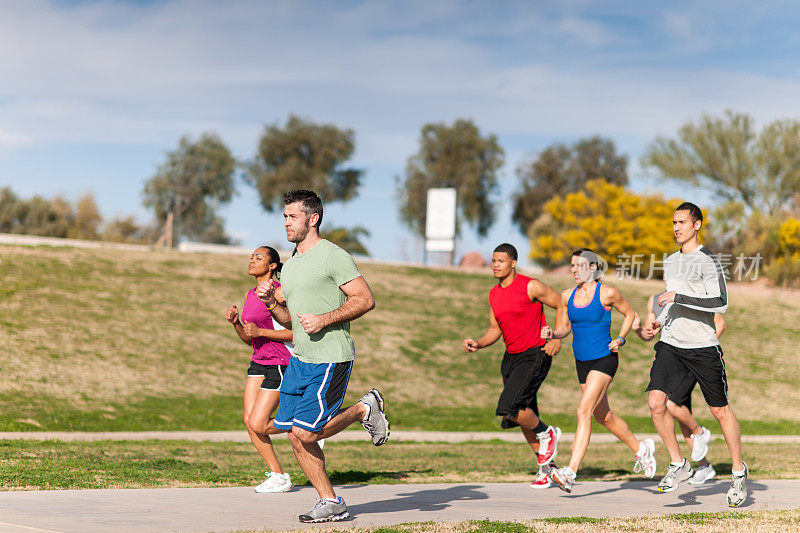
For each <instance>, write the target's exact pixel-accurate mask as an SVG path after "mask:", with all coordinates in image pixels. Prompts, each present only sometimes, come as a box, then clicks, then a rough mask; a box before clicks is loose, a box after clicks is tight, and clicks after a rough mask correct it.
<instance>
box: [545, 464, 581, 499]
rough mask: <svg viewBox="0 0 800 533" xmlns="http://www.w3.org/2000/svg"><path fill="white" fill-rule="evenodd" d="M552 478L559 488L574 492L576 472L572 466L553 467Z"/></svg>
mask: <svg viewBox="0 0 800 533" xmlns="http://www.w3.org/2000/svg"><path fill="white" fill-rule="evenodd" d="M550 478H551V479H552V480H553V481H554V482H555V483H556V484H557V485H558V488H559V489H561V490H563V491H564V492H566V493H570V492H572V487H573V485H575V472H573V471H572V469H571V468H570V467H568V466H565V467H563V468H554V469H552V470H551V471H550Z"/></svg>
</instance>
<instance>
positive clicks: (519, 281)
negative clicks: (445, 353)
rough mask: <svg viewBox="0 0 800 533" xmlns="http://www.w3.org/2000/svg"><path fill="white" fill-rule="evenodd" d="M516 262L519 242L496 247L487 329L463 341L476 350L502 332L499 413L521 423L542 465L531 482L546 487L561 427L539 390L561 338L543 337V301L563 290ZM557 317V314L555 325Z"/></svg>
mask: <svg viewBox="0 0 800 533" xmlns="http://www.w3.org/2000/svg"><path fill="white" fill-rule="evenodd" d="M516 266H517V250H516V248H514V247H513V246H512V245H510V244H508V243H503V244H501V245H500V246H498V247H497V248H495V250H494V254H493V255H492V272H493V274H494V277H495V278H496V279H497V280H498V284H497V285H496V286H494V287H493V288H492V290H491V291H490V292H489V307H490V310H489V329H487V330H486V333H484V334H483V336H482V337H481V338H479V339H478V340H474V339H464V342H463V346H464V349H465V350H466V351H467V352H474V351H477V350H480V349H481V348H486V347H487V346H491V345H492V344H494V343H495V342H497V340H498V339H499V338H500V337H501V336H502V337H503V341H504V342H505V345H506V352H505V354H504V355H503V362H502V364H501V365H500V373H501V374H502V375H503V392H502V393H501V394H500V399H499V400H498V402H497V411H496V414H497V415H498V416H502V417H503V422H502V427H504V428H509V427H514V426H520V428H521V429H522V433H523V434H524V435H525V438H526V439H527V441H528V443H529V444H530V445H531V447H532V448H533V450H534V451H535V452H537V454H538V463H539V466H540V467H542V468H541V470H540V472H539V476H538V477H537V479H536V480H535V481H534V482H533V483H531V487H534V488H540V487H541V488H544V487H549V486H550V485H551V482H550V479H549V476H548V472H549V466H550V465H551V462H552V461H553V459H554V458H555V456H556V453H557V452H558V439H559V437H560V436H561V430H560V429H559V428H557V427H553V426H548V425H547V424H545V423H544V422H542V420H541V419H540V418H539V406H538V404H537V402H536V394H537V392H538V391H539V387H541V385H542V383H543V382H544V379H545V378H546V377H547V373H548V372H549V371H550V364H551V363H552V358H553V356H554V355H556V354H557V353H558V352H559V350H560V349H561V341H560V340H555V339H554V340H550V341H545V340H544V339H543V338H542V337H541V331H542V327H543V326H545V325H546V324H547V323H546V321H545V316H544V312H543V307H542V304H544V305H546V306H548V307H552V308H553V309H556V308H557V307H558V304H559V301H560V296H559V294H558V292H556V291H555V290H553V289H552V288H551V287H549V286H547V285H546V284H544V283H542V282H541V281H539V280H537V279H533V278H529V277H527V276H523V275H522V274H518V273H517V270H516ZM557 321H558V317H557V315H556V327H558V323H557Z"/></svg>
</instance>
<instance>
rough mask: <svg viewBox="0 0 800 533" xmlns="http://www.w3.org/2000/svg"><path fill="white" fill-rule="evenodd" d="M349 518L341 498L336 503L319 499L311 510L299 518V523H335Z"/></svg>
mask: <svg viewBox="0 0 800 533" xmlns="http://www.w3.org/2000/svg"><path fill="white" fill-rule="evenodd" d="M349 517H350V513H348V512H347V505H345V504H344V500H343V499H342V497H341V496H339V501H336V502H332V501H330V500H327V499H324V498H320V499H319V500H317V504H316V505H314V508H313V509H311V510H310V511H309V512H307V513H306V514H301V515H300V516H299V518H300V521H301V522H335V521H337V520H344V519H345V518H349Z"/></svg>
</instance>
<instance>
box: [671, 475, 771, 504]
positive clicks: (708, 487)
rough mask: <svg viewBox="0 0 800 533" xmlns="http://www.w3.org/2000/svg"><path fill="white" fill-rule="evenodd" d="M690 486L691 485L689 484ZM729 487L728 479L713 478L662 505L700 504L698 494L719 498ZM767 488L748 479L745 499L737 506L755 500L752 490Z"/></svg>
mask: <svg viewBox="0 0 800 533" xmlns="http://www.w3.org/2000/svg"><path fill="white" fill-rule="evenodd" d="M690 486H691V485H690ZM730 487H731V483H730V481H729V480H722V479H720V480H715V481H713V482H711V483H708V482H707V483H706V484H704V485H700V486H699V487H698V488H697V489H696V490H692V491H689V492H684V493H682V494H679V495H678V499H679V500H680V501H679V502H675V503H669V504H667V505H665V506H664V507H686V506H691V505H700V504H701V503H702V502H699V501H697V498H698V496H711V495H714V494H719V495H720V498H724V495H725V494H727V493H728V489H729V488H730ZM765 490H767V486H766V485H764V484H762V483H757V482H754V481H750V480H748V482H747V499H746V500H745V501H744V503H743V504H742V505H740V506H739V508H742V507H749V506H750V505H752V504H753V503H754V502H755V498H754V497H753V493H754V492H763V491H765Z"/></svg>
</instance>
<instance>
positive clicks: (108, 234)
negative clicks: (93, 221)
mask: <svg viewBox="0 0 800 533" xmlns="http://www.w3.org/2000/svg"><path fill="white" fill-rule="evenodd" d="M157 237H158V233H157V228H153V227H147V226H140V225H139V224H137V223H136V219H135V218H134V217H133V215H129V216H125V217H123V216H117V217H115V218H113V219H112V220H111V221H109V222H108V223H106V224H105V226H104V227H103V240H104V241H111V242H128V243H139V244H145V243H151V242H153V239H155V238H157Z"/></svg>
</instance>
